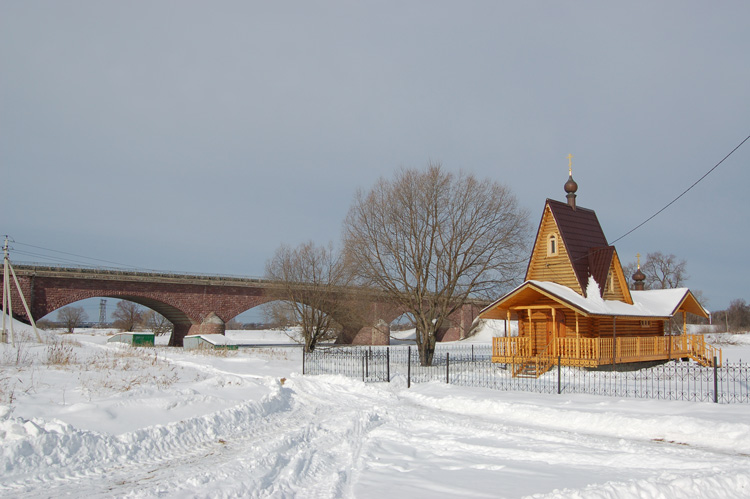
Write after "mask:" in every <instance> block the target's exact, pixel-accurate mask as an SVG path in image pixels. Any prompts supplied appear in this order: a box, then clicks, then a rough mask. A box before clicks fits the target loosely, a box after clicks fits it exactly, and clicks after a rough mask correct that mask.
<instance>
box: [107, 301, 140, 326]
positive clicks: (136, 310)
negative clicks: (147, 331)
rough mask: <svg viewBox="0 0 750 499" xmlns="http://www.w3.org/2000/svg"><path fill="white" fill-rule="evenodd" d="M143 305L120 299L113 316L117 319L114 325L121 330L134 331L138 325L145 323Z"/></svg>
mask: <svg viewBox="0 0 750 499" xmlns="http://www.w3.org/2000/svg"><path fill="white" fill-rule="evenodd" d="M143 312H144V310H143V307H141V306H140V305H138V304H137V303H133V302H132V301H125V300H123V301H120V302H118V303H117V307H116V308H115V311H114V312H112V317H113V318H114V319H115V322H114V326H115V327H116V328H117V329H119V330H120V331H133V330H135V328H136V326H139V325H141V324H142V323H143Z"/></svg>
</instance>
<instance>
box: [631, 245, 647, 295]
mask: <svg viewBox="0 0 750 499" xmlns="http://www.w3.org/2000/svg"><path fill="white" fill-rule="evenodd" d="M636 256H637V258H638V269H637V270H636V271H635V274H633V289H635V290H636V291H643V290H644V289H645V287H646V283H644V282H643V281H645V280H646V274H644V273H643V272H642V271H641V255H640V253H639V254H638V255H636Z"/></svg>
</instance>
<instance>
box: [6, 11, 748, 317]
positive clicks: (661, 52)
mask: <svg viewBox="0 0 750 499" xmlns="http://www.w3.org/2000/svg"><path fill="white" fill-rule="evenodd" d="M749 19H750V2H745V1H742V2H740V1H736V2H721V3H714V2H689V1H671V2H670V1H662V2H651V1H648V2H617V3H615V2H599V1H596V2H533V1H523V2H522V1H517V2H499V1H487V2H475V1H468V2H457V1H454V2H441V1H412V2H404V1H397V2H390V1H377V2H374V1H369V2H368V1H362V2H343V1H342V2H307V1H305V2H297V1H285V2H248V1H237V2H230V1H221V0H220V1H212V2H207V1H204V2H188V1H179V2H178V1H160V2H151V1H140V2H139V1H135V2H103V1H99V0H97V1H65V2H59V1H54V2H30V1H25V0H21V1H8V0H1V1H0V168H1V171H2V184H3V190H2V195H0V209H1V210H2V214H3V216H2V218H0V231H2V234H9V235H10V236H11V237H12V238H13V239H15V240H16V241H17V243H19V244H16V245H15V248H16V249H17V250H24V251H27V252H38V253H40V254H47V255H49V254H50V253H49V252H46V251H41V250H36V249H33V248H29V247H27V246H22V245H21V244H20V243H24V244H30V245H36V246H40V247H44V248H50V249H54V250H59V251H65V252H68V253H73V254H77V255H84V256H90V257H94V258H98V259H101V260H106V261H109V262H117V263H121V264H127V265H130V266H133V267H138V268H145V269H160V270H174V271H187V272H200V273H224V274H239V275H262V273H263V268H264V264H265V261H266V260H267V259H268V258H269V257H270V256H271V255H272V253H273V251H274V250H275V249H276V248H277V247H278V246H279V245H280V244H281V243H286V244H290V245H296V244H298V243H301V242H304V241H307V240H309V239H313V240H315V241H316V242H319V243H327V242H329V241H338V239H339V235H340V230H341V222H342V220H343V218H344V216H345V215H346V212H347V210H348V208H349V206H350V203H351V201H352V198H353V195H354V193H355V191H356V190H357V189H358V188H364V189H367V188H369V187H370V186H372V184H373V183H374V182H375V181H376V180H377V179H378V178H379V177H381V176H386V177H390V176H392V175H393V173H394V172H395V171H396V170H397V169H398V168H399V167H401V166H406V167H422V166H425V165H426V164H427V162H428V161H429V160H433V161H439V162H442V163H443V165H444V166H445V167H446V168H447V169H448V170H454V171H458V170H459V169H463V170H466V171H469V172H472V173H474V174H476V175H477V176H479V177H481V178H488V179H492V180H499V181H501V182H503V183H506V184H507V185H509V186H510V187H512V189H513V190H514V192H515V193H516V194H517V196H518V197H519V199H520V201H521V203H522V205H523V206H525V207H527V208H528V209H529V210H530V212H531V221H532V224H533V226H534V229H535V228H536V226H537V224H538V221H539V218H540V216H541V211H542V208H543V206H544V200H545V199H546V198H548V197H550V198H553V199H559V200H564V199H565V198H564V194H565V193H564V191H563V184H564V183H565V181H566V180H567V174H568V172H567V167H568V163H567V159H566V156H567V154H568V153H572V154H573V155H574V160H573V176H574V178H575V179H576V181H577V182H578V184H579V191H578V204H579V205H580V206H583V207H587V208H592V209H595V210H596V212H597V214H598V216H599V220H600V222H601V223H602V226H603V228H604V232H605V234H606V235H607V238H608V239H609V240H610V241H613V240H615V239H616V238H618V237H619V236H621V235H623V234H624V233H626V232H627V231H628V230H630V229H631V228H633V227H634V226H636V225H637V224H639V223H640V222H642V221H643V220H645V219H646V218H647V217H649V216H650V215H652V214H653V213H654V212H655V211H657V210H658V209H660V208H661V207H662V206H664V205H665V204H666V203H667V202H669V201H670V200H671V199H672V198H674V197H675V196H676V195H678V194H679V193H680V192H682V191H683V190H684V189H686V188H687V187H689V186H690V185H691V184H692V183H693V182H694V181H695V180H697V179H698V178H700V177H701V176H702V175H703V174H704V173H705V172H706V171H708V170H709V169H710V168H711V167H712V166H714V165H715V164H716V163H717V162H718V161H719V160H720V159H721V158H722V157H724V155H726V154H727V153H728V152H729V151H731V150H732V149H733V148H734V147H735V146H736V145H737V144H739V143H740V141H742V140H743V139H744V138H745V137H746V136H747V135H748V134H750V63H749V61H750V29H748V20H749ZM748 163H750V142H748V143H746V144H745V146H744V147H742V148H741V149H739V150H738V151H737V152H736V153H735V154H734V155H733V156H732V157H731V158H730V159H729V160H727V161H726V162H725V163H724V164H723V165H722V166H720V167H719V168H717V169H716V170H715V171H714V172H713V173H712V174H711V175H709V176H708V177H707V178H706V179H705V180H704V181H703V182H702V183H700V184H699V185H698V186H697V187H696V188H695V189H693V190H692V191H691V192H690V193H688V194H687V195H686V196H685V197H683V198H682V199H681V200H680V201H678V202H677V203H676V204H674V205H673V206H672V207H670V208H669V209H668V210H666V211H665V212H664V213H662V214H661V215H660V216H659V217H657V218H655V219H654V220H652V221H651V222H649V224H647V225H646V226H644V227H643V228H641V229H639V230H638V231H636V232H634V233H633V234H631V235H629V236H628V237H627V238H625V239H623V240H621V241H619V242H617V243H616V247H617V251H618V253H619V255H620V258H621V259H622V260H623V263H627V262H629V261H632V260H634V259H635V254H636V253H637V252H640V253H642V254H646V253H648V252H650V251H657V250H659V251H662V252H664V253H674V254H676V255H677V256H679V257H682V258H685V259H686V260H687V261H688V273H689V274H690V276H691V278H690V279H689V281H688V285H689V286H690V287H691V288H693V289H698V290H702V291H703V293H704V295H705V297H706V298H707V299H708V300H707V305H708V307H709V308H710V309H712V310H716V309H720V308H724V307H726V306H727V305H728V303H729V301H730V300H731V299H734V298H744V299H746V300H750V292H748V286H747V281H748V277H750V271H748V267H747V256H746V255H747V247H748V245H750V235H749V231H748V222H747V218H748V215H750V202H748V198H747V190H748V186H750V169H749V168H748ZM59 256H60V255H57V257H59ZM12 257H13V258H14V260H16V261H21V260H24V261H44V260H43V259H42V258H41V257H35V256H29V255H21V254H17V255H15V256H14V255H12ZM69 258H71V260H75V261H76V262H80V263H88V264H96V263H97V262H94V261H88V260H83V259H81V258H77V257H69Z"/></svg>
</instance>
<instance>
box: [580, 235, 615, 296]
mask: <svg viewBox="0 0 750 499" xmlns="http://www.w3.org/2000/svg"><path fill="white" fill-rule="evenodd" d="M614 256H615V247H614V246H602V247H601V248H589V254H588V258H587V265H588V272H589V274H590V275H591V277H593V278H594V280H595V281H596V282H597V284H599V288H600V289H599V292H600V293H602V294H604V285H605V284H606V283H607V274H609V268H610V267H611V266H612V257H614ZM579 280H580V276H579ZM584 289H586V288H584Z"/></svg>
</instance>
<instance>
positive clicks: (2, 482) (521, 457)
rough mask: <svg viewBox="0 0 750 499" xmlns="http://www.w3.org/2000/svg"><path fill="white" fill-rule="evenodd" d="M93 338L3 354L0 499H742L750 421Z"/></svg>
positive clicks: (741, 416)
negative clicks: (384, 379) (316, 372)
mask: <svg viewBox="0 0 750 499" xmlns="http://www.w3.org/2000/svg"><path fill="white" fill-rule="evenodd" d="M105 333H106V332H103V331H99V332H94V333H93V334H92V333H91V332H87V333H83V332H81V333H79V334H73V335H61V334H59V333H51V332H42V335H43V337H44V339H45V343H44V344H41V345H40V344H38V343H36V342H35V341H33V335H31V334H29V333H26V334H25V336H26V338H27V339H26V340H24V341H23V342H19V344H20V346H19V347H17V348H12V347H11V346H10V345H0V443H1V444H2V449H1V450H0V496H2V497H64V496H68V497H89V498H95V497H180V498H182V497H302V498H312V497H337V498H338V497H356V498H382V497H388V498H393V499H396V498H402V497H404V498H422V497H424V498H439V497H467V498H469V497H526V496H531V497H580V498H589V497H590V498H609V497H612V498H623V497H634V498H635V497H638V498H643V497H647V498H648V497H653V498H661V497H750V407H748V406H747V405H739V404H738V405H717V404H710V403H687V402H666V401H650V400H634V399H617V398H609V397H594V396H585V395H540V394H532V393H508V392H498V391H493V390H487V389H472V388H465V387H457V386H450V385H446V384H444V383H429V384H417V385H412V387H411V388H410V389H407V388H406V383H405V380H404V379H401V378H397V379H395V380H394V381H393V382H391V383H382V384H367V385H364V384H362V383H361V382H360V381H357V380H352V379H346V378H342V377H334V376H321V377H303V376H301V375H300V374H299V372H300V370H301V352H300V350H299V349H298V348H274V349H241V350H239V351H237V352H219V353H206V352H203V353H190V352H186V351H183V350H181V349H169V348H166V347H157V348H153V349H148V348H146V349H141V348H130V347H127V346H122V345H116V344H111V343H110V344H107V343H106V334H105ZM228 334H229V335H230V336H232V337H235V338H237V339H241V340H243V341H247V340H248V339H253V340H257V341H260V340H263V341H266V342H272V343H275V342H284V341H288V340H287V339H285V336H284V335H283V334H279V333H276V332H261V333H250V332H230V333H228ZM248 337H251V338H248ZM481 339H482V337H481V336H480V337H478V338H474V340H473V341H481ZM716 339H717V340H719V341H723V342H724V344H722V345H721V346H722V348H724V358H725V359H728V360H730V361H737V360H739V359H740V358H742V359H743V360H744V359H749V358H750V335H736V336H733V337H726V336H724V335H716Z"/></svg>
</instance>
